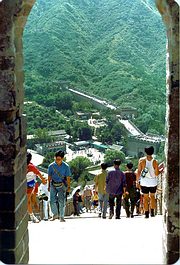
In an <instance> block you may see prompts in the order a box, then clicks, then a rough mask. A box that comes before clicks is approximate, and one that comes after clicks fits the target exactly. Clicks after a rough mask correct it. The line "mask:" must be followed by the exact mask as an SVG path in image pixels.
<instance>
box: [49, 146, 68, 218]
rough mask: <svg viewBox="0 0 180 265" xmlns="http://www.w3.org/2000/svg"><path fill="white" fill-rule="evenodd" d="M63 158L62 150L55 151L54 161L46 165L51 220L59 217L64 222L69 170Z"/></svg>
mask: <svg viewBox="0 0 180 265" xmlns="http://www.w3.org/2000/svg"><path fill="white" fill-rule="evenodd" d="M63 158H64V151H62V150H59V151H57V152H56V153H55V157H54V160H55V161H54V162H53V163H51V164H50V165H49V167H48V183H49V186H48V190H49V191H50V206H51V211H52V213H53V217H52V218H51V219H50V220H51V221H54V220H55V219H58V218H59V217H60V221H61V222H65V219H64V213H65V206H66V191H67V190H68V189H69V186H70V176H71V171H70V168H69V165H68V164H67V163H65V162H64V161H63Z"/></svg>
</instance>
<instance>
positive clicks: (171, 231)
mask: <svg viewBox="0 0 180 265" xmlns="http://www.w3.org/2000/svg"><path fill="white" fill-rule="evenodd" d="M156 2H157V6H158V9H159V11H160V13H161V15H162V19H163V21H164V24H165V26H166V29H167V40H168V41H167V77H166V86H167V107H166V109H167V111H166V124H167V127H166V131H167V137H166V147H165V153H166V172H165V176H166V178H165V183H164V233H163V241H164V242H163V243H164V250H163V251H164V260H165V263H167V264H173V263H175V262H176V261H177V260H178V258H179V6H178V4H177V3H176V2H175V1H170V0H169V1H156Z"/></svg>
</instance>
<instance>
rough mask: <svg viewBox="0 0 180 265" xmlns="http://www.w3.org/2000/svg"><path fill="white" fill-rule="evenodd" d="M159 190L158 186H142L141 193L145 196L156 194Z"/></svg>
mask: <svg viewBox="0 0 180 265" xmlns="http://www.w3.org/2000/svg"><path fill="white" fill-rule="evenodd" d="M156 190H157V186H154V187H145V186H141V191H142V193H143V194H148V193H149V192H150V193H156Z"/></svg>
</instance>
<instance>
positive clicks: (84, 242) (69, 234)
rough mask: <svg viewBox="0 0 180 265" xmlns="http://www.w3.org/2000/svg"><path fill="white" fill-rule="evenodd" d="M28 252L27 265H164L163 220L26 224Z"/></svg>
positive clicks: (93, 218) (90, 218) (92, 218)
mask: <svg viewBox="0 0 180 265" xmlns="http://www.w3.org/2000/svg"><path fill="white" fill-rule="evenodd" d="M145 238H146V243H145V240H144V239H145ZM29 251H30V258H29V264H163V263H162V216H160V215H159V216H156V217H154V218H149V219H144V217H142V216H136V217H134V218H126V217H125V215H124V216H122V217H121V219H120V220H117V219H112V220H109V219H100V218H98V217H97V214H94V213H84V214H82V215H81V216H80V217H74V216H71V217H66V222H65V223H61V222H60V221H59V220H55V221H53V222H50V221H48V222H45V221H41V222H40V223H39V224H34V223H29Z"/></svg>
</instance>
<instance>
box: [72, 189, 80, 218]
mask: <svg viewBox="0 0 180 265" xmlns="http://www.w3.org/2000/svg"><path fill="white" fill-rule="evenodd" d="M79 192H80V189H77V190H76V191H75V193H74V195H73V206H74V215H77V216H79V215H80V214H79V207H78V199H79Z"/></svg>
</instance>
